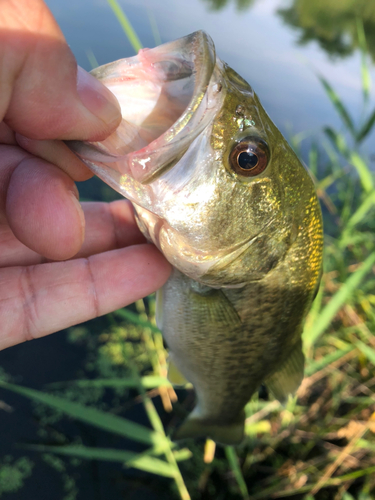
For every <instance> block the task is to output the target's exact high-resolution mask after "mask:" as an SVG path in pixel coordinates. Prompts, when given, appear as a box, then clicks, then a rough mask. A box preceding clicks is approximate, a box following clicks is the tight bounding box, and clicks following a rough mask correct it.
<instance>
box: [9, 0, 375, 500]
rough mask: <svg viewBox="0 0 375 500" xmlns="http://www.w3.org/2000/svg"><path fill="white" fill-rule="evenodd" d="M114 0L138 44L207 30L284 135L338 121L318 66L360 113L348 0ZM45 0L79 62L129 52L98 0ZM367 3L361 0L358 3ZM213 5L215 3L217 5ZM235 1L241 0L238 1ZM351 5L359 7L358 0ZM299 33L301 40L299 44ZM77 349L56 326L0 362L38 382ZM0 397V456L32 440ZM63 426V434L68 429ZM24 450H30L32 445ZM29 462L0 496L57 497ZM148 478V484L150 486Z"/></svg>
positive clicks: (115, 472)
mask: <svg viewBox="0 0 375 500" xmlns="http://www.w3.org/2000/svg"><path fill="white" fill-rule="evenodd" d="M120 3H121V5H122V7H123V8H124V10H125V12H126V14H127V16H128V17H129V20H130V21H131V23H132V25H133V27H134V28H135V30H136V32H137V34H138V36H139V38H140V40H141V42H142V44H143V46H144V47H153V46H155V45H156V44H157V43H159V41H158V40H159V37H160V40H161V42H167V41H170V40H173V39H176V38H179V37H181V36H184V35H186V34H188V33H191V32H193V31H196V30H198V29H203V30H205V31H207V33H209V34H210V35H211V37H212V38H213V40H214V42H215V45H216V50H217V53H218V55H219V57H220V58H221V59H223V60H224V61H226V62H227V63H228V64H229V65H230V66H232V67H233V68H234V69H235V70H236V71H237V72H238V73H239V74H240V75H241V76H243V77H244V78H245V79H246V80H247V81H248V82H249V83H250V84H251V85H252V86H253V88H254V89H255V91H256V92H257V93H258V95H259V97H260V99H261V101H262V103H263V105H264V107H265V108H266V110H267V111H268V113H269V115H270V116H271V118H272V119H273V120H274V121H275V123H276V125H277V126H278V127H279V128H280V129H281V131H282V132H283V133H284V134H285V135H286V136H288V135H289V134H291V133H299V132H308V133H310V132H311V133H314V132H317V131H319V130H320V129H321V127H322V126H324V125H331V126H334V127H339V126H340V121H339V118H338V116H337V114H336V112H335V111H334V109H333V107H332V105H331V103H330V102H329V100H328V98H327V96H326V94H325V92H324V91H323V89H322V86H321V84H320V82H319V81H318V78H317V76H316V73H321V74H323V75H324V77H325V78H326V79H327V80H328V81H329V82H330V83H331V84H332V86H333V87H334V88H335V90H336V91H337V93H338V94H339V95H340V96H341V98H342V99H343V101H344V102H345V103H346V105H347V107H348V108H349V110H350V111H351V112H352V113H353V116H355V117H359V116H360V112H361V79H360V55H359V52H358V50H357V49H356V45H357V37H356V28H355V14H356V13H355V12H353V11H352V10H351V9H352V8H353V7H351V4H352V3H353V2H349V1H347V0H342V1H338V0H326V1H324V2H322V1H315V2H314V1H310V2H308V1H307V0H294V1H292V0H289V1H283V0H258V1H256V0H255V1H252V2H251V1H246V0H242V1H241V0H238V1H229V0H228V1H226V0H217V1H216V2H214V0H211V1H208V0H162V1H161V0H158V1H156V0H122V1H121V2H120ZM47 4H48V5H49V7H50V9H51V10H52V12H53V14H54V16H55V17H56V19H57V21H58V23H59V24H60V26H61V29H62V31H63V33H64V35H65V37H66V39H67V41H68V43H69V45H70V46H71V48H72V50H73V52H74V54H75V56H76V58H77V60H78V63H79V64H80V65H81V66H83V67H84V68H85V69H87V70H89V69H91V64H90V60H91V61H92V59H93V56H94V57H95V58H96V60H97V61H98V63H99V64H104V63H106V62H109V61H113V60H116V59H120V58H123V57H129V56H132V55H134V50H133V48H132V47H131V45H130V43H129V41H128V40H127V38H126V36H125V35H124V33H123V31H122V29H121V27H120V25H119V22H118V20H117V19H116V17H115V16H114V14H113V12H112V10H111V8H110V7H109V5H108V4H107V2H106V0H64V1H62V0H47ZM373 4H374V2H369V1H368V2H367V3H366V5H367V6H369V5H373ZM215 5H216V8H215ZM220 5H222V8H218V7H220ZM241 5H242V6H243V7H244V8H243V9H239V8H238V6H241ZM247 5H248V7H247V8H245V7H246V6H247ZM356 5H358V6H359V7H360V6H361V5H362V2H357V3H356ZM291 7H293V8H291ZM314 7H315V8H314ZM359 7H358V8H359ZM281 9H282V10H283V12H281ZM370 10H371V9H370ZM372 11H375V9H374V8H373V9H372ZM372 11H371V12H370V13H368V12H367V11H366V12H365V11H363V16H362V19H363V23H364V26H365V30H366V33H367V35H368V41H369V51H370V54H371V56H372V55H373V45H374V46H375V44H372V37H371V33H375V29H374V27H375V15H374V16H373V17H374V21H372ZM360 13H361V12H360ZM357 14H358V13H357ZM155 27H156V28H155ZM374 37H375V35H374ZM299 40H304V41H306V42H308V43H307V44H305V45H299V44H298V43H297V42H298V41H299ZM374 53H375V50H374ZM374 97H375V93H374V91H371V98H372V99H373V98H374ZM365 149H367V151H368V153H370V154H371V153H373V152H374V149H375V148H374V146H373V139H372V140H368V141H367V143H366V144H365ZM89 194H90V193H88V195H89ZM98 321H103V320H98ZM91 324H94V322H92V323H91ZM95 325H96V326H93V331H94V330H99V331H100V325H99V326H98V324H96V323H95ZM90 328H91V327H90ZM82 357H83V353H82V352H81V349H80V348H79V347H77V346H73V345H71V344H68V343H67V342H66V340H65V333H59V334H56V335H54V336H51V337H49V338H46V339H40V340H38V341H34V342H31V343H28V344H23V345H20V346H15V347H13V348H11V349H8V350H6V351H3V352H1V353H0V367H3V368H4V369H5V370H6V371H7V372H8V373H10V374H11V375H12V376H14V377H16V381H18V382H20V383H22V384H24V385H28V386H32V387H37V388H42V387H43V385H44V384H47V383H49V382H55V381H59V380H66V379H70V378H76V377H77V376H78V373H79V369H80V360H82ZM1 400H3V401H4V402H5V403H6V404H7V405H10V406H12V407H13V410H14V411H13V412H12V413H8V412H6V411H4V410H2V409H1V407H0V425H1V432H2V440H1V444H0V459H1V456H4V455H7V454H11V455H13V456H22V455H23V454H25V452H24V450H21V451H20V450H19V449H18V448H16V447H15V445H14V444H15V443H20V442H21V443H22V442H30V441H38V440H39V439H40V437H38V435H37V432H36V431H37V427H38V422H37V420H35V419H34V418H33V417H31V414H32V413H31V407H30V404H29V403H28V402H27V401H25V400H24V399H21V398H18V397H15V396H13V395H11V394H10V393H8V392H6V391H1V394H0V402H1ZM86 431H87V429H86ZM69 432H70V430H69ZM69 432H68V434H69ZM71 434H72V436H73V435H74V432H73V431H72V432H71ZM95 439H96V441H95V440H94V442H93V445H95V444H96V445H103V443H105V440H103V439H102V438H101V437H100V436H99V437H98V436H96V437H95ZM107 446H108V443H107ZM111 446H114V444H113V443H112V444H111ZM30 456H31V457H32V459H33V460H35V461H38V460H39V459H37V458H35V455H30ZM38 467H39V468H38V471H37V470H36V469H37V468H36V469H35V470H36V472H35V474H33V476H32V478H30V479H29V480H27V482H26V486H25V488H24V489H23V490H21V491H19V492H18V493H16V494H9V495H4V498H7V499H8V498H9V499H10V500H11V499H12V498H17V499H19V500H24V499H27V500H29V499H31V500H33V499H34V498H38V499H39V500H62V499H63V498H64V495H65V493H64V491H63V486H62V482H61V478H59V476H58V474H56V475H55V476H54V475H53V474H51V472H50V471H51V469H50V468H47V467H46V466H44V465H43V462H42V461H39V462H38ZM77 474H78V473H77ZM79 474H80V478H79V484H80V486H81V489H80V493H79V495H78V497H77V498H78V499H79V500H83V499H85V500H86V499H94V500H100V499H105V500H107V499H111V500H114V499H120V498H137V499H141V498H149V499H151V498H152V497H151V496H150V488H149V489H147V488H146V489H145V493H144V495H143V493H142V491H143V488H144V487H145V485H144V484H142V480H141V479H139V480H137V477H138V476H137V473H136V472H135V473H134V474H133V473H132V474H133V483H132V485H131V486H129V484H130V483H129V484H127V483H126V482H125V483H124V481H125V479H124V477H123V471H122V469H121V467H120V466H113V467H112V465H111V464H110V465H108V464H100V465H95V464H94V465H92V464H89V463H88V464H87V465H85V466H83V467H81V469H80V473H79ZM134 477H135V478H136V479H135V481H134ZM141 477H142V478H143V477H145V476H141ZM146 477H147V478H149V479H147V481H149V483H150V485H151V483H152V481H155V477H154V476H152V477H151V476H148V475H147V476H146ZM116 481H117V482H116ZM119 484H120V486H119ZM160 484H162V483H160V481H159V486H160ZM156 487H157V486H155V487H153V489H152V488H151V491H156ZM126 492H128V493H126ZM155 495H156V496H155V498H159V499H161V498H164V496H163V495H162V493H161V492H159V493H155ZM2 498H3V497H2ZM165 498H167V497H165Z"/></svg>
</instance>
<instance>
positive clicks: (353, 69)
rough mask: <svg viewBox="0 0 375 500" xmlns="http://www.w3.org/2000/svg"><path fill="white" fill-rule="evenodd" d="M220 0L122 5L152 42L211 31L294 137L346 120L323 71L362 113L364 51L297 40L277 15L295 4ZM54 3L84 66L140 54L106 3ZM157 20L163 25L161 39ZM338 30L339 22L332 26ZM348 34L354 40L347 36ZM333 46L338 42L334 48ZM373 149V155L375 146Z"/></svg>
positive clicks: (127, 1) (133, 0) (222, 53)
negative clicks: (240, 4)
mask: <svg viewBox="0 0 375 500" xmlns="http://www.w3.org/2000/svg"><path fill="white" fill-rule="evenodd" d="M214 1H215V0H211V2H209V1H208V0H189V2H187V1H186V0H163V2H160V1H156V0H143V1H142V0H141V1H139V0H122V1H121V6H122V7H123V9H124V11H125V12H126V14H127V16H128V18H129V20H130V22H131V24H132V25H133V27H134V29H135V31H136V32H137V34H138V36H139V38H140V39H141V41H142V44H143V45H144V46H145V47H153V46H155V45H156V44H157V43H160V40H161V41H162V42H167V41H170V40H173V39H176V38H179V37H181V36H184V35H186V34H188V33H191V32H193V31H196V30H198V29H203V30H205V31H207V33H209V34H210V35H211V37H212V38H213V40H214V42H215V45H216V50H217V53H218V55H219V57H220V58H221V59H223V60H224V61H226V62H227V63H228V64H229V65H230V66H231V67H233V68H234V69H235V70H236V71H237V72H238V73H239V74H240V75H241V76H243V77H244V78H245V79H246V80H247V81H248V82H249V83H250V84H251V85H252V86H253V88H254V90H255V91H256V92H257V93H258V95H259V97H260V99H261V101H262V103H263V105H264V107H265V109H266V110H267V112H268V113H269V115H270V116H271V118H272V119H273V120H274V122H275V123H276V125H277V126H278V127H279V128H280V129H281V131H282V132H283V133H284V135H286V136H287V137H288V136H290V134H291V133H298V132H307V133H316V132H317V131H320V130H321V128H322V127H323V126H326V125H331V126H334V127H339V126H340V125H341V123H340V120H339V118H338V116H337V114H336V112H335V111H334V109H333V107H332V104H331V103H330V102H329V100H328V98H327V96H326V94H325V92H324V90H323V88H322V85H321V83H320V82H319V80H318V78H317V76H316V75H317V74H322V75H324V76H325V78H326V79H327V80H328V81H329V82H330V83H331V85H332V86H333V87H334V88H335V90H336V92H337V93H338V94H339V95H340V97H341V98H342V99H343V101H344V102H345V103H346V105H347V107H348V109H349V110H350V111H351V112H352V114H353V116H354V117H357V118H358V117H359V115H360V109H361V79H360V55H359V51H358V50H357V51H354V52H353V54H352V55H349V56H348V57H346V58H338V57H334V56H332V55H330V54H329V53H327V52H326V51H325V50H323V49H322V48H321V47H320V45H319V43H318V41H312V42H311V43H309V44H308V45H304V46H300V45H297V41H298V39H299V38H300V36H301V28H300V29H298V28H291V27H290V26H288V25H286V23H285V22H284V20H283V18H282V16H281V14H280V13H278V10H279V9H281V8H284V9H285V8H287V7H288V6H290V5H291V3H292V2H291V1H285V0H258V1H253V2H250V3H251V4H252V6H251V7H250V8H248V9H246V10H239V9H238V8H237V7H236V2H234V1H232V2H231V1H227V2H226V5H225V6H224V8H222V9H220V10H213V9H212V7H211V5H212V2H214ZM216 1H217V0H216ZM331 1H332V0H331ZM47 3H48V5H49V7H50V8H51V10H52V12H53V14H54V15H55V17H56V19H57V21H58V22H59V24H60V26H61V29H62V31H63V33H64V35H65V37H66V39H67V41H68V43H69V45H70V47H71V49H72V51H73V53H74V54H75V56H76V58H77V60H78V63H79V64H80V65H81V66H83V67H84V68H85V69H88V70H89V69H91V65H90V62H89V57H90V54H93V55H94V56H95V58H96V59H97V61H98V63H99V64H104V63H106V62H109V61H113V60H116V59H120V58H122V57H129V56H131V55H134V50H133V49H132V47H131V45H130V43H129V42H128V40H127V39H126V37H125V35H124V33H123V31H122V28H121V27H120V25H119V22H118V20H117V19H116V17H115V16H114V14H113V12H112V10H111V8H110V7H109V5H108V3H107V2H106V0H94V1H92V0H80V1H79V2H76V0H65V1H64V3H62V2H61V1H60V0H48V1H47ZM224 3H225V2H224ZM301 3H302V4H303V0H295V4H296V7H301V6H300V5H299V4H301ZM310 3H312V4H314V2H310ZM343 3H345V2H343ZM370 3H371V2H370ZM326 4H327V5H329V4H330V2H329V1H328V2H326ZM302 7H303V5H302ZM349 14H350V12H349ZM327 15H329V13H327ZM335 22H338V20H336V19H333V20H332V23H333V24H335ZM153 24H155V25H156V26H157V31H158V33H157V34H156V36H154V33H153V29H152V27H153ZM334 29H335V30H337V27H335V28H333V27H332V30H334ZM329 36H330V35H329ZM343 38H344V40H345V41H346V42H350V40H348V35H347V33H344V35H343ZM331 45H332V44H331ZM333 49H334V48H333ZM333 49H332V47H331V52H334V50H333ZM336 51H339V48H336ZM374 97H375V93H374V91H372V98H374ZM369 152H370V153H371V152H372V150H371V147H370V150H369Z"/></svg>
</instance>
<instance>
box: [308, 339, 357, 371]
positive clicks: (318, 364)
mask: <svg viewBox="0 0 375 500" xmlns="http://www.w3.org/2000/svg"><path fill="white" fill-rule="evenodd" d="M354 349H355V347H352V346H350V347H348V348H347V349H339V350H337V351H334V352H332V353H330V354H327V355H326V356H324V357H323V358H322V359H319V361H310V362H309V363H308V364H307V366H306V369H305V375H306V376H307V377H309V376H310V375H313V374H314V373H316V372H318V371H320V370H322V369H323V368H325V367H326V366H328V365H330V364H331V363H334V362H335V361H338V360H339V359H340V358H342V357H343V356H345V355H346V354H348V353H349V352H351V351H353V350H354Z"/></svg>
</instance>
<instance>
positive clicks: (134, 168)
mask: <svg viewBox="0 0 375 500" xmlns="http://www.w3.org/2000/svg"><path fill="white" fill-rule="evenodd" d="M215 64H216V55H215V48H214V45H213V42H212V40H211V39H210V37H209V36H208V35H206V34H205V33H204V32H202V31H198V32H196V33H192V34H191V35H188V36H186V37H184V38H181V39H179V40H175V41H174V42H170V43H167V44H164V45H161V46H159V47H156V48H155V49H143V50H141V51H140V52H139V53H138V55H137V56H134V57H131V58H128V59H121V60H120V61H116V62H113V63H109V64H107V65H104V66H101V67H99V68H96V69H95V70H94V71H93V72H92V74H93V75H94V76H95V77H96V78H98V79H99V80H100V81H101V82H102V83H103V84H104V85H106V86H107V87H108V88H109V90H111V92H112V93H113V94H114V95H115V96H116V97H117V99H118V101H119V103H120V106H121V112H122V117H123V119H122V122H121V124H120V126H119V127H118V128H117V130H116V131H115V132H114V133H113V134H112V135H111V136H110V137H108V138H107V139H105V140H104V141H101V142H70V143H69V146H70V147H71V148H72V149H73V151H75V152H76V153H77V154H78V155H79V156H80V157H81V158H82V160H83V161H84V162H85V163H86V164H87V165H88V167H89V168H91V169H92V170H93V171H94V172H95V173H96V174H97V175H99V176H100V177H102V178H103V179H105V181H106V182H107V183H110V184H111V185H112V186H117V187H116V189H119V185H120V184H121V185H122V183H123V182H124V176H130V177H131V178H132V179H134V180H136V181H138V182H141V183H148V182H152V180H153V179H155V178H156V177H157V176H158V175H159V174H160V172H162V171H164V170H165V169H166V168H170V166H171V165H172V164H173V162H174V161H176V158H179V157H181V156H182V155H183V154H184V152H185V151H186V150H187V148H188V147H189V145H190V144H191V143H192V141H193V140H194V138H195V137H197V135H198V134H199V133H200V132H201V131H202V130H203V129H204V127H206V126H207V124H208V123H209V122H210V119H211V112H212V110H213V109H214V106H213V105H212V103H211V104H210V103H209V101H210V99H212V96H213V93H215V92H214V91H213V87H212V85H211V83H210V82H211V77H212V76H213V72H214V69H215Z"/></svg>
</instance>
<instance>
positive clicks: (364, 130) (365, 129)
mask: <svg viewBox="0 0 375 500" xmlns="http://www.w3.org/2000/svg"><path fill="white" fill-rule="evenodd" d="M374 123H375V109H374V111H373V112H372V113H371V115H370V116H369V117H368V119H367V120H366V122H365V123H364V124H363V125H362V127H361V129H360V130H359V132H358V134H357V137H356V141H357V143H358V144H359V143H361V142H362V141H363V140H364V139H365V138H366V137H367V136H368V134H369V133H370V132H371V130H372V128H373V126H374Z"/></svg>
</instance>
